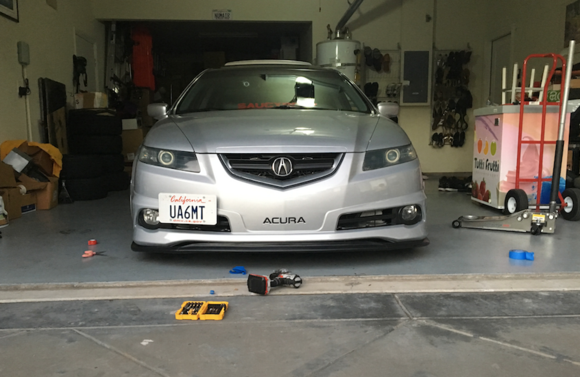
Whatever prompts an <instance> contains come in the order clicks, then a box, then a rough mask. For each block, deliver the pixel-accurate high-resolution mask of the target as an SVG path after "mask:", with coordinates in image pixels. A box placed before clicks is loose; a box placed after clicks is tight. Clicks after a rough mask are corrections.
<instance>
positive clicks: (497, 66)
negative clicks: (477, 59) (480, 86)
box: [489, 33, 513, 104]
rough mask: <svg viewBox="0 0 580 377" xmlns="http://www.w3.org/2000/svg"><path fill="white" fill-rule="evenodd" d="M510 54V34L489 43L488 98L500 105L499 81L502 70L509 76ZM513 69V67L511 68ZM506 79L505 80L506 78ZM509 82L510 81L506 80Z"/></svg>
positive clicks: (500, 91)
mask: <svg viewBox="0 0 580 377" xmlns="http://www.w3.org/2000/svg"><path fill="white" fill-rule="evenodd" d="M511 53H512V35H511V33H509V34H506V35H503V36H501V37H499V38H496V39H494V40H492V41H491V76H490V86H489V98H490V100H491V101H492V102H493V103H497V104H502V103H501V102H502V100H501V93H502V88H501V81H502V69H503V68H504V67H506V68H507V75H508V77H511V76H509V73H510V72H511V71H510V65H511ZM511 69H513V67H512V68H511ZM506 79H507V78H506ZM508 81H509V82H511V81H510V80H508Z"/></svg>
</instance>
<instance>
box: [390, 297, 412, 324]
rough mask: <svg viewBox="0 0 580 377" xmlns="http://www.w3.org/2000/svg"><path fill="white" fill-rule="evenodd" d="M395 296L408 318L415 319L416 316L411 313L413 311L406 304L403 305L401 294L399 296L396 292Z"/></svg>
mask: <svg viewBox="0 0 580 377" xmlns="http://www.w3.org/2000/svg"><path fill="white" fill-rule="evenodd" d="M393 297H394V298H395V301H397V304H399V307H400V308H401V310H402V311H403V312H404V313H405V314H406V315H407V318H409V319H411V320H415V319H416V318H415V317H413V315H411V312H410V311H408V310H407V308H406V307H405V305H403V303H402V302H401V300H400V299H399V296H397V294H396V293H394V294H393Z"/></svg>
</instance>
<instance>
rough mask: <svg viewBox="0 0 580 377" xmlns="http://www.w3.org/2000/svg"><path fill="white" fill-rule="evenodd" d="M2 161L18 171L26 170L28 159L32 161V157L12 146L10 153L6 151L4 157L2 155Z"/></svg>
mask: <svg viewBox="0 0 580 377" xmlns="http://www.w3.org/2000/svg"><path fill="white" fill-rule="evenodd" d="M3 161H4V163H6V164H8V165H10V166H12V169H14V170H16V171H17V172H18V173H20V172H23V171H25V170H26V168H27V167H28V164H30V161H32V157H30V156H29V155H27V154H26V153H24V152H22V151H21V150H19V149H17V148H14V149H13V150H11V151H10V153H8V155H6V157H4V160H3Z"/></svg>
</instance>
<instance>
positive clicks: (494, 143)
mask: <svg viewBox="0 0 580 377" xmlns="http://www.w3.org/2000/svg"><path fill="white" fill-rule="evenodd" d="M495 152H497V143H496V142H495V141H492V142H491V155H492V156H495Z"/></svg>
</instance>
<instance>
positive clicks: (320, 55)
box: [316, 39, 362, 85]
mask: <svg viewBox="0 0 580 377" xmlns="http://www.w3.org/2000/svg"><path fill="white" fill-rule="evenodd" d="M360 46H361V44H360V42H358V41H353V40H350V39H332V40H326V41H324V42H319V43H317V44H316V62H317V64H318V65H319V66H320V67H324V68H333V69H336V70H339V71H340V72H342V73H343V74H344V75H345V76H346V77H348V78H349V79H351V80H352V81H354V83H355V84H357V85H360V84H361V77H360V72H361V64H360V56H362V51H361V49H360V48H361V47H360ZM357 53H358V54H357Z"/></svg>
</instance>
